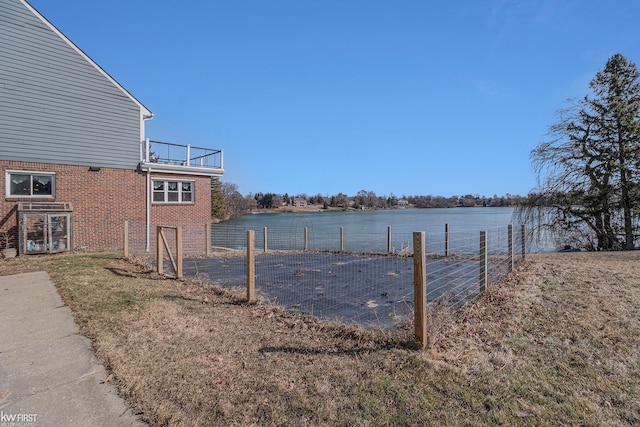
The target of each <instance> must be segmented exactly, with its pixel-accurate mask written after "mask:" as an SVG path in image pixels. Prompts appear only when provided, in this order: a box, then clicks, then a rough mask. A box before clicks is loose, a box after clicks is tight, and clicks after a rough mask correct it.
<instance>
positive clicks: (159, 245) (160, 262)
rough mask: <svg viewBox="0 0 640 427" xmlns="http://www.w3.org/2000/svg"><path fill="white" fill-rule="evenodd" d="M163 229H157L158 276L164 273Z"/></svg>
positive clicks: (159, 227) (158, 227)
mask: <svg viewBox="0 0 640 427" xmlns="http://www.w3.org/2000/svg"><path fill="white" fill-rule="evenodd" d="M162 250H163V244H162V227H161V226H157V228H156V271H157V272H158V274H162V273H164V254H163V253H162Z"/></svg>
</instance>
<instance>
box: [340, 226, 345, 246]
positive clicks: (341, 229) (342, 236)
mask: <svg viewBox="0 0 640 427" xmlns="http://www.w3.org/2000/svg"><path fill="white" fill-rule="evenodd" d="M340 252H344V227H340Z"/></svg>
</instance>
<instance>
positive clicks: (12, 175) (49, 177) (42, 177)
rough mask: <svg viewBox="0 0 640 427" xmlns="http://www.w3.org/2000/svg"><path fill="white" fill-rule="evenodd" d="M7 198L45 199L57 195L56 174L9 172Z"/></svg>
mask: <svg viewBox="0 0 640 427" xmlns="http://www.w3.org/2000/svg"><path fill="white" fill-rule="evenodd" d="M6 183H7V185H6V194H7V197H21V198H22V197H32V198H36V197H45V198H53V197H55V195H56V191H55V190H56V174H55V173H53V172H31V171H7V173H6Z"/></svg>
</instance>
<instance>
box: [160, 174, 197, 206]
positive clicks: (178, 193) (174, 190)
mask: <svg viewBox="0 0 640 427" xmlns="http://www.w3.org/2000/svg"><path fill="white" fill-rule="evenodd" d="M193 188H194V182H193V181H176V180H169V179H166V180H164V179H162V180H161V179H154V180H153V203H193Z"/></svg>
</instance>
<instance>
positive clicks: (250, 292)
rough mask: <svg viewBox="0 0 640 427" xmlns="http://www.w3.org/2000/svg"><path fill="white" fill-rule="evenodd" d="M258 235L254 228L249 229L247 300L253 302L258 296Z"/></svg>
mask: <svg viewBox="0 0 640 427" xmlns="http://www.w3.org/2000/svg"><path fill="white" fill-rule="evenodd" d="M255 243H256V236H255V232H254V231H253V230H247V301H248V302H249V304H252V303H253V302H254V301H255V298H256V260H255Z"/></svg>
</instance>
